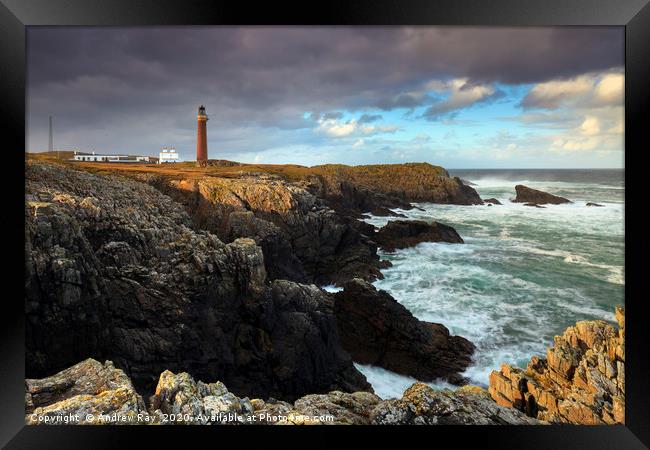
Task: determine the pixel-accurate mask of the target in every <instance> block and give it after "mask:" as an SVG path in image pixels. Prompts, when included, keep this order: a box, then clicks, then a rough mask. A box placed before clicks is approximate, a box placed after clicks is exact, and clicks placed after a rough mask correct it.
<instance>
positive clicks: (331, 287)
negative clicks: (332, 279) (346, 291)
mask: <svg viewBox="0 0 650 450" xmlns="http://www.w3.org/2000/svg"><path fill="white" fill-rule="evenodd" d="M321 289H323V290H325V291H327V292H340V291H342V290H343V288H342V287H338V286H336V285H334V284H327V285H325V286H321Z"/></svg>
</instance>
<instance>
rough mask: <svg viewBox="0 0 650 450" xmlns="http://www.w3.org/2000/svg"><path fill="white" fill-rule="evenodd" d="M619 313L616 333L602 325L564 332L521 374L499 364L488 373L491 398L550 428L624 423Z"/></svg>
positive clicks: (591, 323)
mask: <svg viewBox="0 0 650 450" xmlns="http://www.w3.org/2000/svg"><path fill="white" fill-rule="evenodd" d="M624 314H625V311H624V310H623V309H622V308H616V320H617V321H618V324H619V329H618V330H616V329H615V328H614V327H613V326H611V325H609V324H608V323H606V322H604V321H602V320H594V321H581V322H578V323H576V325H575V326H572V327H569V328H567V329H566V330H565V331H564V334H563V335H562V336H556V337H555V339H554V346H553V347H551V348H549V349H548V350H547V352H546V358H538V357H533V358H531V360H530V362H529V363H528V367H527V368H526V369H525V370H522V369H519V368H516V367H512V366H510V365H507V364H504V365H503V366H501V370H500V371H493V372H492V373H491V374H490V387H489V389H488V391H489V393H490V395H491V396H492V398H493V399H494V400H495V401H496V402H497V403H498V404H499V405H503V406H510V407H513V408H516V409H518V410H520V411H523V412H525V413H526V414H527V415H529V416H530V417H535V418H537V419H539V420H544V421H548V422H551V423H569V424H580V425H601V424H623V423H625V316H624Z"/></svg>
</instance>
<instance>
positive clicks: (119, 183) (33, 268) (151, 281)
mask: <svg viewBox="0 0 650 450" xmlns="http://www.w3.org/2000/svg"><path fill="white" fill-rule="evenodd" d="M25 176H26V204H25V220H26V228H25V233H26V236H25V257H26V270H25V277H26V278H25V295H26V298H25V308H26V309H25V312H26V355H25V356H26V373H27V375H28V376H29V377H39V376H43V375H47V374H50V373H52V372H54V371H57V370H60V369H63V368H64V367H68V366H70V365H71V364H73V363H74V362H76V361H79V360H83V359H85V358H88V357H95V358H101V359H111V360H113V361H114V362H115V364H116V366H117V367H120V368H122V369H124V370H125V371H126V373H127V374H128V375H129V376H130V377H131V379H132V380H133V382H134V383H135V385H136V386H137V387H139V388H142V389H152V388H153V386H154V385H155V383H156V380H157V377H158V374H160V372H162V371H163V370H165V369H171V370H180V371H187V372H189V373H192V374H193V375H194V376H197V377H201V378H203V379H220V380H223V381H224V382H227V383H228V385H229V386H230V387H231V389H233V391H234V392H236V393H237V394H239V395H254V396H264V397H268V396H273V397H276V398H283V399H290V400H293V399H295V398H297V397H299V396H301V395H305V394H307V393H310V394H311V393H319V392H328V391H330V390H332V389H340V390H344V391H359V390H366V389H370V387H369V385H368V383H367V382H366V380H365V377H363V375H361V374H360V373H359V372H358V371H357V370H356V369H355V368H354V366H353V364H352V361H351V359H350V357H349V355H348V354H347V353H345V352H344V351H343V349H342V348H341V346H340V344H339V339H338V334H337V328H336V319H335V315H334V311H333V304H332V301H331V299H330V298H329V296H328V295H327V294H326V293H324V292H323V291H321V290H320V289H318V288H316V287H315V286H313V285H312V286H307V285H301V284H297V283H295V282H290V281H284V280H275V281H272V282H270V283H269V281H268V280H267V276H266V269H265V264H264V255H263V254H262V249H261V248H260V247H259V246H258V245H256V243H255V242H254V241H253V240H252V239H235V240H234V241H232V242H231V243H229V244H225V243H223V242H222V241H220V240H219V239H218V238H217V237H216V236H215V235H213V234H211V233H208V232H206V231H194V230H193V224H192V221H191V220H190V217H189V216H188V215H187V213H186V212H185V211H184V209H183V207H182V206H181V205H179V204H178V203H176V202H175V201H173V200H172V199H171V198H170V197H168V196H166V195H163V194H162V193H160V192H159V191H158V190H156V189H154V188H153V187H151V186H148V185H146V184H143V183H141V182H138V181H133V180H129V179H126V178H122V177H113V176H97V175H93V174H89V173H85V172H80V171H77V170H72V169H70V168H66V167H65V166H61V165H54V164H46V163H32V162H28V163H27V167H26V173H25Z"/></svg>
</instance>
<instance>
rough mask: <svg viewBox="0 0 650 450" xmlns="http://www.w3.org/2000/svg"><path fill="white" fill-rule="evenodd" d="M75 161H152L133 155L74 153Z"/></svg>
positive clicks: (145, 157) (146, 157)
mask: <svg viewBox="0 0 650 450" xmlns="http://www.w3.org/2000/svg"><path fill="white" fill-rule="evenodd" d="M73 160H74V161H96V162H112V163H115V162H120V163H135V162H149V161H150V160H151V159H150V158H149V157H148V156H137V155H136V156H132V155H108V154H101V153H95V152H91V153H85V152H79V151H77V150H75V151H74V158H73Z"/></svg>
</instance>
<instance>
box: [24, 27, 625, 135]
mask: <svg viewBox="0 0 650 450" xmlns="http://www.w3.org/2000/svg"><path fill="white" fill-rule="evenodd" d="M622 64H623V32H622V30H621V29H614V28H522V29H507V28H495V29H490V28H462V27H417V28H403V27H389V28H378V27H356V28H355V27H352V28H350V27H330V28H325V27H318V28H309V27H293V28H291V27H245V28H242V27H191V28H189V27H165V28H67V29H66V28H63V29H58V28H31V29H29V31H28V107H29V123H30V124H31V123H33V124H36V123H41V122H42V121H43V120H46V117H47V116H48V115H50V114H53V115H55V116H56V117H57V123H58V124H59V128H58V130H59V131H61V128H63V130H67V131H71V130H72V129H73V128H74V127H80V128H84V129H97V128H105V129H121V128H122V127H123V126H125V124H128V128H129V130H131V131H133V130H140V133H151V134H152V135H155V134H156V133H158V130H160V129H164V130H171V129H173V130H178V131H179V132H180V131H182V130H186V131H188V132H189V131H190V130H192V129H193V128H194V126H195V124H194V113H195V110H196V107H197V106H198V105H199V104H201V103H203V104H205V105H206V106H207V109H208V114H209V115H210V117H211V119H212V120H211V122H210V126H211V131H212V133H211V136H213V137H215V136H218V134H219V133H220V132H221V131H222V130H220V127H223V131H224V132H225V131H226V129H227V128H228V127H230V128H232V127H233V126H253V127H262V128H275V129H278V130H292V129H294V130H297V129H303V128H309V127H313V126H314V121H313V120H309V119H306V118H305V113H310V112H318V113H316V114H318V117H324V116H322V115H321V113H320V112H322V111H326V112H325V113H324V114H334V115H336V114H340V112H338V111H341V110H349V111H360V112H362V113H363V112H364V111H371V110H377V109H381V110H386V111H388V110H392V109H396V108H406V109H412V108H415V107H418V106H423V105H430V104H432V103H433V102H434V99H432V98H431V97H430V96H428V95H426V94H425V93H423V91H422V88H423V86H424V85H425V84H426V83H427V82H428V81H430V80H431V79H436V78H437V79H446V78H454V77H466V78H468V79H470V80H472V81H473V82H475V83H494V82H500V83H506V84H519V83H532V82H541V81H546V80H550V79H555V78H564V77H571V76H575V75H578V74H581V73H585V72H590V71H598V70H604V69H609V68H612V67H620V66H622ZM334 115H333V116H331V118H337V117H335V116H334ZM341 117H342V116H341ZM311 118H312V119H313V117H311ZM338 118H340V117H338ZM138 125H141V126H140V128H138ZM66 127H70V128H66ZM152 127H153V128H152ZM31 135H32V131H31V130H30V136H31ZM113 139H118V138H117V137H113ZM124 139H125V142H128V140H127V139H126V138H124ZM142 141H143V142H146V139H144V138H142ZM150 141H151V142H153V140H150Z"/></svg>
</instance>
